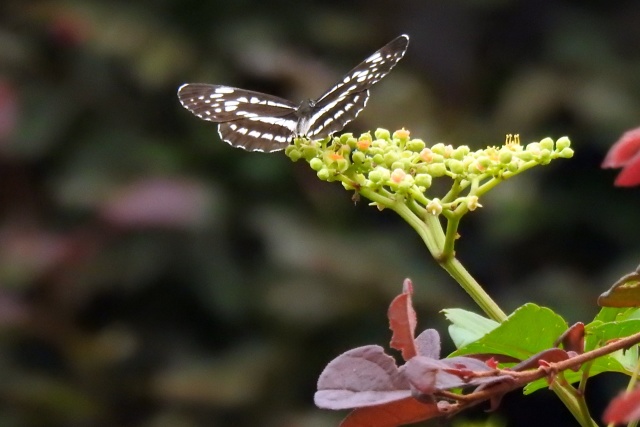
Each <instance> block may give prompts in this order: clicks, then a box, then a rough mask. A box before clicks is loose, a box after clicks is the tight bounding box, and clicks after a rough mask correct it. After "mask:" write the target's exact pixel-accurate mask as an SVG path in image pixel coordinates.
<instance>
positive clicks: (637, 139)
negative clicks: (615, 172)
mask: <svg viewBox="0 0 640 427" xmlns="http://www.w3.org/2000/svg"><path fill="white" fill-rule="evenodd" d="M638 153H640V128H636V129H633V130H630V131H627V132H625V133H624V134H623V135H622V136H621V137H620V139H618V140H617V141H616V143H615V144H613V146H612V147H611V148H610V149H609V152H608V153H607V156H606V157H605V158H604V161H603V162H602V167H603V168H621V167H622V166H625V165H626V164H628V163H629V161H630V160H631V159H632V158H634V157H635V156H636V155H637V154H638Z"/></svg>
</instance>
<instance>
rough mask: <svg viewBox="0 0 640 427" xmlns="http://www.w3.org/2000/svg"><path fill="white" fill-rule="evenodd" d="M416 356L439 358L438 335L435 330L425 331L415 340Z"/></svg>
mask: <svg viewBox="0 0 640 427" xmlns="http://www.w3.org/2000/svg"><path fill="white" fill-rule="evenodd" d="M415 342H416V347H417V349H418V355H420V356H426V357H430V358H432V359H439V358H440V334H439V333H438V331H436V330H435V329H425V330H424V331H422V333H421V334H420V335H418V336H417V337H416V339H415Z"/></svg>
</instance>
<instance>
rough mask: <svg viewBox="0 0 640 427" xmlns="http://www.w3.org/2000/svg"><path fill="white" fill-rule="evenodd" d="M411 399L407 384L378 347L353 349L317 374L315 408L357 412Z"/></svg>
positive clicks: (391, 360) (393, 362)
mask: <svg viewBox="0 0 640 427" xmlns="http://www.w3.org/2000/svg"><path fill="white" fill-rule="evenodd" d="M410 396H411V391H410V387H409V383H408V381H407V380H406V379H405V378H404V376H403V375H402V374H401V373H400V371H399V370H398V367H397V366H396V362H395V360H394V359H393V357H391V356H389V355H387V354H385V353H384V350H383V348H382V347H380V346H377V345H368V346H364V347H358V348H354V349H353V350H349V351H347V352H346V353H343V354H341V355H340V356H338V357H336V358H335V359H333V360H332V361H331V362H330V363H329V364H328V365H327V367H326V368H325V369H324V371H322V374H320V378H319V379H318V391H317V392H316V394H315V397H314V401H315V404H316V405H317V406H318V407H320V408H326V409H347V408H361V407H365V406H373V405H380V404H383V403H388V402H393V401H397V400H400V399H404V398H407V397H410Z"/></svg>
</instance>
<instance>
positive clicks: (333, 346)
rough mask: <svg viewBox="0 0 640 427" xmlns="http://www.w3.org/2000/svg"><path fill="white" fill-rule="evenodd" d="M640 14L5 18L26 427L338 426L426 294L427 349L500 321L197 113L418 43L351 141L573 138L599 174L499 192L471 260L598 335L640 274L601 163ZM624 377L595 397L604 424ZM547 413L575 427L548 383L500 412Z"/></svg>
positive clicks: (627, 10)
mask: <svg viewBox="0 0 640 427" xmlns="http://www.w3.org/2000/svg"><path fill="white" fill-rule="evenodd" d="M639 22H640V2H636V1H632V0H626V1H624V0H622V1H618V2H615V3H613V2H601V1H572V0H561V1H549V0H547V1H544V0H543V1H538V0H528V1H505V0H502V1H499V0H494V1H491V0H487V1H481V0H476V1H471V0H467V1H463V0H457V1H453V0H452V1H425V0H396V1H394V2H390V1H384V0H369V1H350V2H349V1H325V2H320V1H311V0H306V1H305V0H299V1H284V0H281V1H256V0H235V1H226V2H223V1H217V0H210V1H196V0H186V1H178V0H140V1H137V2H127V1H99V0H83V1H80V0H78V1H23V0H4V1H3V2H2V3H1V5H0V184H1V185H0V201H1V204H0V211H1V223H0V426H1V427H35V426H47V427H49V426H52V427H56V426H61V427H62V426H65V427H66V426H72V427H82V426H98V427H100V426H105V427H107V426H109V427H110V426H131V427H134V426H135V427H138V426H141V427H165V426H171V427H191V426H238V427H244V426H267V427H271V426H274V427H275V426H284V427H324V426H337V424H338V422H339V420H340V419H341V418H342V417H343V416H344V415H345V413H334V412H330V411H321V410H318V409H316V408H315V407H314V406H313V393H314V391H315V381H316V379H317V377H318V375H319V374H320V372H321V371H322V369H323V367H324V365H325V364H326V363H327V362H329V361H330V360H331V359H332V358H333V357H335V356H336V355H338V354H339V353H341V352H343V351H346V350H348V349H350V348H352V347H356V346H359V345H364V344H380V345H383V346H387V344H388V342H389V339H390V334H389V331H388V326H387V321H386V309H387V306H388V304H389V302H390V300H391V299H392V298H393V296H394V295H395V294H397V293H398V292H400V290H401V286H402V280H403V279H404V278H405V277H411V278H412V279H413V281H414V285H415V288H416V294H415V304H416V307H417V310H418V315H419V326H418V329H419V330H422V329H424V328H427V327H436V328H438V329H439V330H440V332H441V334H442V335H443V337H444V338H443V339H444V344H443V345H444V349H445V351H451V350H452V344H451V342H450V341H449V340H448V339H447V338H446V324H445V323H444V321H443V317H442V315H441V314H440V313H439V311H440V310H441V309H443V308H448V307H464V308H467V309H472V310H475V311H477V309H476V308H475V307H474V306H473V304H472V303H471V302H470V300H469V298H468V297H467V296H466V294H464V292H462V291H461V290H460V289H459V288H458V287H457V286H456V284H455V283H454V282H453V280H452V279H451V278H450V277H448V275H446V274H445V273H443V272H442V271H441V270H439V269H438V268H437V266H436V265H435V263H434V262H433V260H431V259H430V258H429V255H428V252H427V251H426V249H425V248H424V247H423V246H422V244H421V241H420V240H419V239H418V237H417V236H416V235H415V234H414V233H413V231H412V230H411V229H410V227H409V226H407V225H406V224H404V223H402V222H401V221H400V220H399V219H398V218H397V217H396V216H394V214H393V213H391V212H386V211H385V212H378V210H377V209H375V208H372V207H369V206H367V203H366V201H364V200H363V201H362V202H360V203H358V204H357V205H355V206H354V203H353V202H352V201H351V196H352V195H351V194H349V193H347V192H345V191H344V190H342V187H341V186H340V185H339V184H327V183H324V182H320V181H318V180H317V179H316V178H315V175H314V173H313V172H312V171H310V170H309V168H308V167H307V166H306V164H303V163H302V162H299V163H295V164H293V163H291V162H290V161H289V160H288V159H287V158H286V157H285V156H284V155H283V154H281V153H275V154H271V155H265V154H261V153H247V152H244V151H242V150H239V149H234V148H232V147H229V146H228V145H227V144H226V143H224V142H221V141H220V140H219V139H218V135H217V132H216V128H215V126H214V125H213V124H211V123H206V122H203V121H201V120H199V119H197V118H196V117H194V116H192V115H191V114H189V113H188V112H187V111H186V110H184V109H183V108H182V107H181V106H180V104H179V102H178V100H177V97H176V90H177V87H178V86H179V85H180V84H182V83H185V82H206V83H221V84H227V85H231V86H238V87H243V88H247V89H253V90H258V91H263V92H268V93H271V94H274V95H279V96H283V97H286V98H289V99H292V100H299V99H303V98H309V97H311V98H313V97H317V96H319V95H320V94H321V93H322V92H323V91H325V90H326V89H328V88H329V87H330V86H331V85H332V84H333V83H334V82H336V81H337V79H338V78H339V77H340V76H341V75H342V74H343V73H345V72H346V71H348V70H349V69H351V68H352V67H353V66H355V65H356V64H358V62H359V61H361V60H363V59H364V58H365V57H366V56H368V55H369V54H371V53H372V52H374V51H375V50H376V49H378V48H379V47H381V46H382V45H383V44H385V43H386V42H387V41H389V40H391V39H392V38H393V37H395V36H397V35H399V34H401V33H407V34H409V35H410V36H411V42H410V45H409V50H408V52H407V54H406V56H405V58H404V59H403V60H402V61H401V62H400V63H399V64H398V66H397V67H396V68H395V69H394V71H393V72H392V73H391V74H390V75H389V76H388V77H387V78H385V79H384V80H383V81H382V82H381V83H379V84H378V85H376V86H375V87H374V88H373V89H372V97H371V99H370V101H369V104H368V106H367V109H366V110H365V111H364V112H363V113H362V114H361V115H360V116H359V117H358V119H357V120H356V121H354V122H352V123H351V124H349V125H348V126H347V129H346V130H347V131H351V132H354V133H358V132H361V131H366V130H373V129H375V128H377V127H386V128H389V129H392V130H393V129H396V128H400V127H402V126H404V127H406V128H407V129H410V130H411V132H412V135H413V136H415V137H419V138H422V139H424V140H425V141H427V143H428V144H432V143H436V142H445V143H450V144H454V145H460V144H467V145H470V146H471V147H472V148H474V149H477V148H480V147H484V146H487V145H498V144H501V143H502V142H503V141H504V137H505V134H507V133H519V134H520V136H521V139H522V142H523V143H528V142H531V141H534V140H539V139H541V138H543V137H546V136H551V137H553V138H554V139H556V138H558V137H560V136H563V135H568V136H570V137H571V139H572V142H573V148H574V149H575V152H576V155H575V157H574V158H573V159H571V160H559V161H557V162H554V163H553V164H552V165H550V166H547V167H540V168H536V169H534V170H533V171H531V172H528V173H526V174H524V175H523V176H519V177H517V178H516V179H514V180H512V181H509V182H506V183H504V184H502V185H500V186H499V187H498V188H497V189H496V190H494V191H493V192H492V193H491V194H489V195H488V197H486V198H484V199H483V200H481V203H482V204H483V206H484V208H483V209H480V210H477V211H475V212H473V214H471V215H468V217H467V218H465V220H464V221H463V223H462V226H461V235H462V237H461V239H460V240H459V241H458V252H457V253H458V256H459V258H460V260H461V261H462V262H463V263H464V264H465V265H466V266H467V268H468V270H469V271H470V272H471V273H472V274H473V275H475V276H476V278H477V279H478V280H479V281H480V282H481V283H482V284H484V285H485V286H486V288H487V289H488V291H489V292H490V293H491V294H492V295H493V296H494V297H495V299H496V300H497V302H498V303H499V304H501V305H502V307H503V308H504V309H505V311H512V310H513V309H515V308H516V307H518V306H519V305H521V304H523V303H525V302H527V301H533V302H536V303H538V304H541V305H546V306H549V307H551V308H553V309H554V310H557V311H558V312H559V313H561V314H562V315H563V316H565V318H566V319H567V320H568V321H570V322H575V321H579V320H582V321H589V319H590V318H592V317H593V315H594V314H595V313H596V312H597V310H598V308H597V307H596V305H595V299H596V297H597V295H598V294H599V293H601V292H602V291H603V290H605V289H606V288H607V287H608V286H609V284H611V283H612V282H613V281H614V280H615V279H616V278H617V277H619V276H621V275H622V274H624V273H626V272H629V271H631V270H632V269H633V268H635V267H636V265H637V264H638V260H639V258H640V257H639V255H640V241H639V236H640V221H639V220H638V218H639V215H638V213H639V212H640V197H639V193H638V190H637V189H617V188H614V187H613V186H612V184H613V179H614V176H615V172H614V171H602V170H600V169H599V164H600V162H601V161H602V159H603V157H604V154H605V152H606V150H607V148H608V147H609V146H610V145H611V144H612V143H613V142H614V141H615V140H616V138H617V137H618V136H619V135H620V134H621V133H622V132H624V131H625V130H627V129H629V128H633V127H636V126H638V125H640V25H638V23H639ZM621 380H622V379H621V378H617V377H613V376H607V377H603V378H600V379H596V380H595V381H594V382H595V383H596V384H597V386H596V387H592V388H591V389H589V394H588V397H589V401H590V402H591V403H592V405H593V409H594V416H596V417H599V415H600V411H601V410H602V407H603V405H604V404H605V403H606V401H607V399H609V398H610V397H611V396H612V395H613V394H614V393H616V391H617V387H621V386H622V384H623V382H622V381H621ZM541 408H544V412H545V414H546V415H545V416H544V421H543V422H544V423H545V425H547V426H549V427H552V426H565V425H574V424H573V421H572V419H571V418H570V417H569V416H568V414H567V413H566V411H565V410H564V409H563V407H562V406H561V405H560V404H559V403H558V402H557V400H556V399H555V398H554V397H553V395H552V394H551V393H550V392H548V391H544V390H543V391H540V392H538V393H536V394H534V395H533V396H530V397H528V398H525V399H522V398H521V397H520V396H519V393H512V394H511V395H509V396H507V397H506V398H505V401H504V402H503V405H502V407H501V408H500V409H499V411H498V414H499V415H500V416H501V417H503V418H504V419H506V420H508V422H509V425H518V426H524V425H534V424H535V425H537V424H538V422H539V418H538V417H539V416H540V414H541ZM466 416H472V417H479V418H483V417H484V416H485V415H484V414H483V413H482V412H481V411H478V412H476V413H469V414H466ZM530 423H531V424H530ZM429 425H431V424H429Z"/></svg>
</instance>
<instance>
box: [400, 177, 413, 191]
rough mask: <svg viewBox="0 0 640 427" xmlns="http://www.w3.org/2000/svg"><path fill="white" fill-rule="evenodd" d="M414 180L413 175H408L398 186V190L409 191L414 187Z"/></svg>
mask: <svg viewBox="0 0 640 427" xmlns="http://www.w3.org/2000/svg"><path fill="white" fill-rule="evenodd" d="M413 184H414V179H413V177H412V176H411V175H409V174H407V175H406V176H405V177H404V179H403V180H402V181H400V183H399V184H398V190H403V191H407V190H409V189H410V188H411V187H413Z"/></svg>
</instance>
